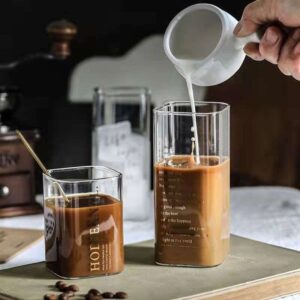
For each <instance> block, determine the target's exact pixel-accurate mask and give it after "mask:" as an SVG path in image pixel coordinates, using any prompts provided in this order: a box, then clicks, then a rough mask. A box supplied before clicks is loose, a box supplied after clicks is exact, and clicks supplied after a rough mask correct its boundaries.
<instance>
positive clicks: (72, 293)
mask: <svg viewBox="0 0 300 300" xmlns="http://www.w3.org/2000/svg"><path fill="white" fill-rule="evenodd" d="M64 294H66V295H67V296H68V297H74V296H75V293H74V292H73V291H70V290H68V291H66V292H64Z"/></svg>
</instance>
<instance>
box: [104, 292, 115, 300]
mask: <svg viewBox="0 0 300 300" xmlns="http://www.w3.org/2000/svg"><path fill="white" fill-rule="evenodd" d="M114 296H115V294H114V293H112V292H104V293H102V297H103V298H106V299H113V298H114Z"/></svg>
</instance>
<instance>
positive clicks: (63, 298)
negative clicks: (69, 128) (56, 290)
mask: <svg viewBox="0 0 300 300" xmlns="http://www.w3.org/2000/svg"><path fill="white" fill-rule="evenodd" d="M57 299H58V300H69V297H68V295H67V294H65V293H63V294H60V295H59V296H58V298H57Z"/></svg>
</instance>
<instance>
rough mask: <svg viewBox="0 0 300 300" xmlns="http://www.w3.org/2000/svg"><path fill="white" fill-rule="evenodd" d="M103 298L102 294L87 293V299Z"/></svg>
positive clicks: (98, 299) (97, 299)
mask: <svg viewBox="0 0 300 300" xmlns="http://www.w3.org/2000/svg"><path fill="white" fill-rule="evenodd" d="M101 299H103V298H102V296H101V294H100V295H93V294H86V295H85V300H101Z"/></svg>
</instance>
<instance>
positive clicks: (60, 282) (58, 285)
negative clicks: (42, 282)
mask: <svg viewBox="0 0 300 300" xmlns="http://www.w3.org/2000/svg"><path fill="white" fill-rule="evenodd" d="M62 284H65V283H64V282H63V281H62V280H59V281H57V282H56V283H55V287H57V288H59V287H60V286H61V285H62Z"/></svg>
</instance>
